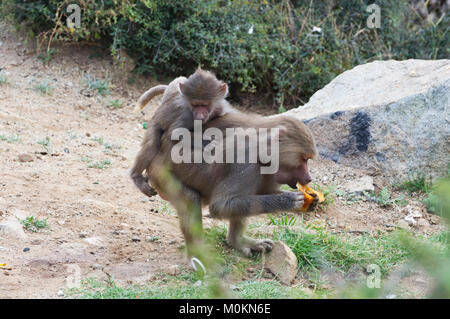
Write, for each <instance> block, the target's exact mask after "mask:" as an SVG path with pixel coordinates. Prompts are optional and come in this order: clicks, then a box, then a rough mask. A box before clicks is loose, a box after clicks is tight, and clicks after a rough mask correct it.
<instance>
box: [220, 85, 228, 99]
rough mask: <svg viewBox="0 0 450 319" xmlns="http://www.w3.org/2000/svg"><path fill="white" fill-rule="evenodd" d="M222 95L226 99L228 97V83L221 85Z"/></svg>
mask: <svg viewBox="0 0 450 319" xmlns="http://www.w3.org/2000/svg"><path fill="white" fill-rule="evenodd" d="M220 94H222V96H223V97H224V98H225V97H227V95H228V85H227V84H226V83H223V84H221V85H220Z"/></svg>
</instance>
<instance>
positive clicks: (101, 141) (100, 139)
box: [91, 137, 104, 145]
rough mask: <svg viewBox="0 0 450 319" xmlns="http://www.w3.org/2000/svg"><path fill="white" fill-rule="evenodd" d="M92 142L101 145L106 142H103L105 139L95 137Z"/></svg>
mask: <svg viewBox="0 0 450 319" xmlns="http://www.w3.org/2000/svg"><path fill="white" fill-rule="evenodd" d="M91 140H92V141H94V142H97V143H98V144H100V145H103V143H104V141H103V137H93V138H91Z"/></svg>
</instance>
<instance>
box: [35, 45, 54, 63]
mask: <svg viewBox="0 0 450 319" xmlns="http://www.w3.org/2000/svg"><path fill="white" fill-rule="evenodd" d="M52 55H53V48H50V49H49V50H48V51H47V52H45V54H40V55H38V59H40V60H42V64H44V65H46V64H48V63H49V62H50V60H51V59H52Z"/></svg>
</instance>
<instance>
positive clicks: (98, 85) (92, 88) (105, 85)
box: [85, 76, 112, 95]
mask: <svg viewBox="0 0 450 319" xmlns="http://www.w3.org/2000/svg"><path fill="white" fill-rule="evenodd" d="M85 84H86V86H87V87H86V92H95V93H96V94H99V95H108V94H111V91H110V88H111V87H112V85H111V84H110V83H109V82H108V81H106V80H98V79H95V78H92V77H91V76H88V77H87V78H86V79H85Z"/></svg>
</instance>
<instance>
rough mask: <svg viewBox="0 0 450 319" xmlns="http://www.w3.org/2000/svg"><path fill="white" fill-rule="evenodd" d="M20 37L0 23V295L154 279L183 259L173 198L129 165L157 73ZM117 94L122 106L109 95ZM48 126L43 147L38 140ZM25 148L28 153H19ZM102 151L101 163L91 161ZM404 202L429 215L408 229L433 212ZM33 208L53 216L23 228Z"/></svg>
mask: <svg viewBox="0 0 450 319" xmlns="http://www.w3.org/2000/svg"><path fill="white" fill-rule="evenodd" d="M24 42H25V38H24V37H23V36H22V35H20V34H17V33H14V32H12V31H8V29H7V27H6V26H5V25H1V26H0V69H1V72H2V74H3V75H5V76H6V77H7V79H8V83H7V84H5V85H2V86H0V136H3V137H5V138H3V140H0V159H1V161H0V224H2V225H3V226H4V227H3V228H0V264H1V263H6V264H7V269H0V298H56V297H57V296H58V291H60V290H61V289H64V288H66V287H67V284H68V282H70V280H73V278H78V277H82V278H84V277H96V278H105V277H106V275H107V274H108V275H111V276H113V277H114V278H115V280H117V281H119V282H120V281H121V282H125V283H127V282H128V283H151V281H152V278H153V276H154V275H155V274H157V273H159V272H165V271H166V270H167V269H168V267H169V266H171V265H182V264H184V257H183V251H182V249H180V247H181V246H182V245H183V238H182V235H181V232H180V230H179V227H178V219H177V216H176V214H175V213H174V211H173V209H171V208H170V206H169V205H168V203H167V202H165V201H163V200H162V199H161V198H159V197H157V196H156V197H154V198H153V199H150V200H149V199H147V198H146V197H145V196H143V195H141V194H140V193H139V192H138V191H137V190H136V189H135V187H134V185H133V184H132V182H131V180H130V178H129V176H128V173H129V169H130V167H131V165H132V162H133V160H134V156H135V155H136V153H137V151H138V149H139V146H140V141H141V139H142V137H143V135H144V133H145V130H144V129H143V128H142V123H143V122H144V121H145V120H148V119H149V117H150V115H151V111H152V110H154V109H155V107H156V106H157V103H158V100H157V99H156V100H155V101H154V102H153V104H152V105H150V106H147V108H146V110H145V111H146V113H145V115H143V114H141V113H136V112H134V111H133V108H134V103H135V101H136V100H137V98H138V97H139V96H140V94H142V93H143V92H144V91H145V90H146V89H148V88H149V87H151V86H153V85H154V84H155V82H152V81H151V80H149V79H145V78H138V79H137V80H136V81H135V82H134V83H133V84H129V83H128V82H127V81H126V80H123V81H117V80H115V81H113V80H112V79H113V78H114V74H115V71H114V68H113V65H112V59H111V58H110V57H109V56H108V55H107V53H104V52H103V54H101V53H102V52H101V50H100V49H97V48H92V47H91V48H88V47H78V46H65V47H61V46H55V53H54V55H53V57H52V59H51V60H50V62H49V63H48V64H47V65H44V64H43V62H42V60H41V59H39V58H38V55H37V54H36V53H35V51H34V50H33V49H32V47H33V46H32V43H31V42H33V41H31V42H30V43H28V44H25V43H24ZM105 54H106V55H105ZM88 75H89V76H91V77H92V78H97V79H109V80H110V82H112V83H114V84H115V87H114V88H113V89H112V93H111V94H110V95H106V96H98V95H95V94H88V93H86V91H85V88H86V84H85V79H86V77H87V76H88ZM46 80H47V81H49V83H51V85H52V87H53V88H54V89H53V92H52V93H51V95H48V94H42V93H40V92H37V91H36V90H35V89H34V87H35V86H36V85H38V84H39V83H41V82H43V81H46ZM90 95H92V96H90ZM114 99H120V100H121V101H123V107H122V108H112V107H110V106H109V104H110V101H111V100H114ZM237 107H238V106H237ZM15 136H17V137H18V140H16V139H15V138H14V137H15ZM47 137H48V139H49V141H50V143H48V146H47V149H46V148H45V147H44V145H42V143H41V144H39V143H38V142H42V141H44V140H45V139H46V138H47ZM21 154H27V155H29V156H28V157H30V160H31V161H29V162H22V161H20V160H19V155H21ZM22 157H23V156H22ZM106 160H107V161H109V162H106V164H105V162H103V164H104V165H103V166H104V167H103V168H99V167H92V166H93V164H94V166H95V163H102V161H106ZM107 163H110V164H107ZM90 166H91V167H90ZM97 166H101V165H97ZM311 166H312V169H311V170H312V175H313V176H314V177H315V180H316V181H317V182H318V183H319V184H321V185H324V186H326V185H336V186H337V188H339V185H341V184H342V183H344V182H346V181H349V180H352V179H356V178H358V177H360V176H363V175H368V174H369V175H370V174H372V176H373V178H374V184H375V187H376V189H377V190H379V189H381V188H382V187H383V186H386V185H387V183H386V182H384V180H383V178H382V176H380V175H374V173H373V172H366V171H364V170H362V169H355V168H346V167H341V166H338V165H336V164H335V163H333V162H331V161H328V160H324V159H318V160H315V161H314V162H313V163H312V165H311ZM410 204H411V205H413V206H417V208H418V209H419V210H420V211H421V212H422V214H423V216H424V218H425V219H426V220H427V221H428V222H429V225H426V226H424V227H421V228H419V229H417V230H416V231H418V232H423V233H431V232H435V231H436V230H437V229H438V225H437V223H438V222H439V221H438V218H437V217H436V216H434V215H430V214H427V213H426V210H425V208H424V207H423V205H422V204H420V202H418V201H414V200H410ZM406 214H407V211H406V210H405V209H404V208H401V207H396V206H394V207H390V208H389V209H384V208H381V207H379V206H378V205H377V204H375V203H368V202H364V201H357V202H355V203H351V204H349V203H346V202H345V200H342V199H339V198H338V199H337V200H336V201H335V203H334V204H332V205H330V206H328V207H326V208H325V209H320V210H318V211H317V212H314V213H308V214H305V215H304V216H303V218H304V220H315V219H318V220H324V221H326V223H327V225H328V227H329V228H330V229H331V230H332V231H336V232H340V231H350V232H355V233H360V232H371V231H376V230H387V231H389V230H392V228H393V227H394V226H395V225H397V224H398V222H399V221H400V220H402V219H403V218H404V217H405V216H406ZM29 216H35V217H38V218H39V219H44V218H48V220H47V222H48V224H49V225H50V228H48V229H44V230H42V231H40V232H36V233H34V232H30V231H27V230H24V229H23V227H22V225H21V224H20V223H19V220H18V219H23V218H25V217H29ZM259 220H261V221H262V222H267V221H268V218H267V217H259ZM204 222H205V225H206V227H208V226H210V225H213V224H219V223H220V222H219V221H215V220H212V219H211V218H208V217H205V218H204ZM5 225H6V226H5ZM156 238H158V240H155V239H156Z"/></svg>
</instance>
